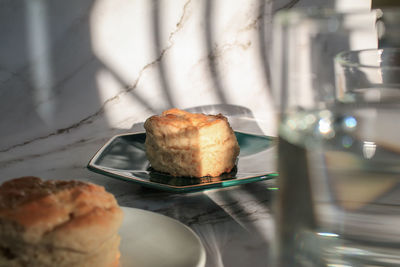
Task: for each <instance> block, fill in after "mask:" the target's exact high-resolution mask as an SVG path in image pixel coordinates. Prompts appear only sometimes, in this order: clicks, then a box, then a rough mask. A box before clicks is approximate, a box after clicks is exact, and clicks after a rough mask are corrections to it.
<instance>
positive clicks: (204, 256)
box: [119, 206, 207, 267]
mask: <svg viewBox="0 0 400 267" xmlns="http://www.w3.org/2000/svg"><path fill="white" fill-rule="evenodd" d="M120 208H121V209H122V211H123V212H124V214H125V210H131V211H134V212H135V211H136V212H143V213H144V214H149V215H151V216H156V217H160V218H163V219H164V220H168V221H170V222H173V223H175V224H177V225H179V226H181V227H182V228H185V229H186V230H187V231H189V232H190V234H191V235H192V236H193V237H194V238H195V239H196V241H197V242H198V244H199V246H200V254H199V255H200V258H199V262H198V263H197V265H196V267H204V266H205V265H206V260H207V252H206V248H205V246H204V244H203V242H202V241H201V238H200V236H199V235H198V234H197V233H196V232H195V231H194V230H193V229H192V228H190V227H189V226H188V225H186V224H184V223H182V222H180V221H179V220H177V219H175V218H172V217H169V216H167V215H164V214H161V213H157V212H154V211H150V210H145V209H140V208H133V207H128V206H120ZM123 224H124V222H122V224H121V227H122V225H123ZM120 229H121V228H120ZM119 235H120V236H121V240H122V239H123V236H122V235H121V233H119ZM120 246H121V245H120Z"/></svg>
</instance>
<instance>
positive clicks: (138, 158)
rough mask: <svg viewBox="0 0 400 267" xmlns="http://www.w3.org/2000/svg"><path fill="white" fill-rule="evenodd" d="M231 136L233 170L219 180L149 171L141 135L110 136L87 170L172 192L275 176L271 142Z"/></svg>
mask: <svg viewBox="0 0 400 267" xmlns="http://www.w3.org/2000/svg"><path fill="white" fill-rule="evenodd" d="M235 134H236V137H237V140H238V143H239V146H240V154H239V157H238V160H237V164H236V167H235V168H234V170H233V171H232V172H230V173H224V174H222V175H221V176H219V177H201V178H195V177H174V176H170V175H168V174H165V173H160V172H157V171H154V170H152V169H151V168H150V163H149V161H148V160H147V158H146V152H145V145H144V142H145V139H146V133H144V132H137V133H127V134H121V135H117V136H114V137H113V138H111V139H110V140H109V141H108V142H107V143H106V144H105V145H104V146H103V147H102V148H100V150H99V151H98V152H97V153H96V154H95V155H94V157H93V158H92V159H91V160H90V162H89V163H88V166H87V167H88V169H89V170H91V171H94V172H97V173H100V174H103V175H107V176H109V177H112V178H117V179H121V180H125V181H129V182H134V183H139V184H141V185H143V186H147V187H152V188H157V189H161V190H167V191H173V192H188V191H195V190H203V189H211V188H221V187H228V186H233V185H238V184H244V183H250V182H256V181H261V180H266V179H271V178H273V177H275V176H277V174H276V162H275V161H276V146H275V141H274V140H275V139H274V138H272V137H268V136H263V135H254V134H249V133H244V132H238V131H235Z"/></svg>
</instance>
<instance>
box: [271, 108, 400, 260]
mask: <svg viewBox="0 0 400 267" xmlns="http://www.w3.org/2000/svg"><path fill="white" fill-rule="evenodd" d="M398 118H400V105H399V104H393V105H390V104H389V103H377V104H371V103H366V104H362V103H350V104H336V105H334V106H330V107H329V108H324V109H308V110H304V111H298V112H296V113H292V114H288V115H287V116H285V117H284V118H283V120H282V122H281V126H280V137H281V138H280V140H279V141H280V144H279V146H280V150H279V152H280V155H279V157H280V159H279V174H280V177H279V179H281V180H280V190H281V192H279V193H280V207H279V208H280V209H282V210H280V211H279V213H280V214H281V217H280V221H279V223H280V224H281V227H282V228H281V231H282V232H281V233H280V234H281V238H283V241H284V242H285V243H283V244H282V245H283V247H282V248H281V249H282V251H283V256H284V258H283V259H281V260H282V261H281V263H284V264H281V265H282V266H400V227H399V226H400V198H399V196H400V139H399V135H398V133H399V132H400V124H398V123H395V122H396V121H397V120H398ZM289 188H290V189H289Z"/></svg>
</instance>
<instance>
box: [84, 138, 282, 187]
mask: <svg viewBox="0 0 400 267" xmlns="http://www.w3.org/2000/svg"><path fill="white" fill-rule="evenodd" d="M234 132H235V133H242V134H247V135H253V136H257V137H261V138H267V139H269V140H270V141H274V140H275V138H274V137H272V136H267V135H260V134H253V133H246V132H242V131H236V130H234ZM136 134H146V132H145V131H135V132H128V133H121V134H117V135H114V136H112V137H111V138H110V139H109V140H108V141H107V142H106V143H105V144H104V145H102V146H101V147H100V148H99V149H98V150H97V152H96V153H95V154H94V155H93V156H92V157H91V159H90V160H89V162H88V164H87V166H86V167H87V169H89V170H90V171H93V172H95V173H98V174H101V175H105V176H108V177H112V178H115V179H119V180H122V181H126V182H134V183H138V184H140V185H142V186H145V187H150V188H155V189H159V190H164V191H171V192H175V193H179V192H190V191H202V190H206V189H214V188H215V189H216V188H224V187H228V186H231V185H230V184H231V183H234V184H237V185H239V184H246V183H251V182H254V181H262V180H267V179H272V178H274V177H277V176H278V174H277V173H276V172H273V173H265V174H262V175H255V176H253V177H248V178H246V179H245V180H242V181H241V182H240V183H237V180H236V179H229V180H222V181H221V182H218V183H216V182H208V183H203V184H200V185H183V186H177V185H169V184H162V183H157V182H153V181H143V180H141V179H140V178H136V177H131V176H126V175H123V174H115V173H113V172H110V171H107V170H106V169H107V168H104V167H101V166H99V165H97V164H95V163H94V162H95V161H96V160H97V159H98V158H99V156H100V155H101V154H102V153H103V151H104V150H105V149H106V148H107V147H108V146H109V145H110V144H111V143H112V142H113V141H114V140H115V139H117V138H120V137H123V136H129V135H136Z"/></svg>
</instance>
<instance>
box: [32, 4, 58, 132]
mask: <svg viewBox="0 0 400 267" xmlns="http://www.w3.org/2000/svg"><path fill="white" fill-rule="evenodd" d="M46 3H47V2H46V1H45V0H26V1H25V6H26V13H27V32H28V46H29V47H28V49H29V56H30V63H31V71H32V77H33V78H32V83H33V87H34V92H33V99H34V104H35V106H36V107H37V112H38V113H39V115H40V117H41V118H42V119H43V120H44V121H45V122H46V123H48V124H50V123H52V122H53V120H54V104H53V103H54V101H48V99H49V98H50V96H51V90H52V86H53V79H52V77H53V74H52V71H51V66H50V62H51V57H50V51H51V49H50V46H49V44H50V40H49V36H48V33H49V30H48V24H49V22H48V18H47V14H48V10H47V6H46Z"/></svg>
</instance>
